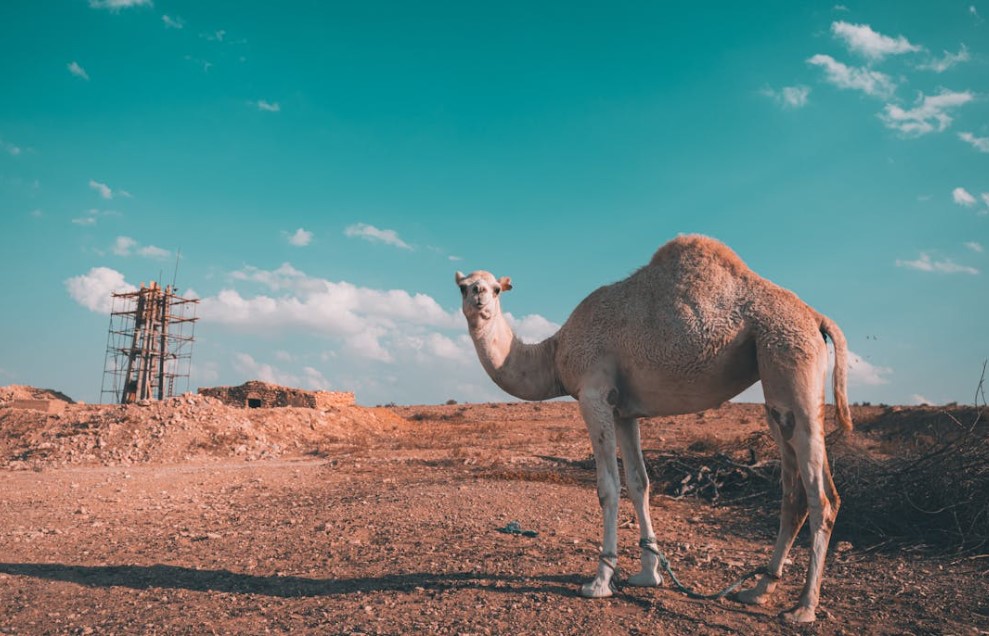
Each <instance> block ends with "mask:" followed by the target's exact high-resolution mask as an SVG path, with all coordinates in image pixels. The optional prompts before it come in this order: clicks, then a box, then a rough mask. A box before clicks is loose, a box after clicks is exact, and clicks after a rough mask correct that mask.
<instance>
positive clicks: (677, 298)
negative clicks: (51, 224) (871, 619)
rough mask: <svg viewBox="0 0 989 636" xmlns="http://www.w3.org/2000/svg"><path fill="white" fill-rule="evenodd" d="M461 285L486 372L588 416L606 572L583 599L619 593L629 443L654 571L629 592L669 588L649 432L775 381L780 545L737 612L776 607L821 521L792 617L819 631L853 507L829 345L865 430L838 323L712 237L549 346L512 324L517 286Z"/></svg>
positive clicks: (632, 484)
mask: <svg viewBox="0 0 989 636" xmlns="http://www.w3.org/2000/svg"><path fill="white" fill-rule="evenodd" d="M456 282H457V285H458V286H459V287H460V291H461V294H462V296H463V313H464V316H465V317H466V318H467V325H468V329H469V332H470V336H471V339H472V340H473V342H474V347H475V349H476V350H477V355H478V358H479V359H480V361H481V365H482V366H483V367H484V369H485V371H487V373H488V375H489V376H491V379H492V380H494V382H495V384H497V385H498V386H499V387H501V389H503V390H504V391H506V392H508V393H509V394H511V395H513V396H515V397H517V398H520V399H523V400H546V399H551V398H555V397H561V396H566V395H569V396H572V397H573V398H575V399H576V400H577V402H578V404H579V408H580V413H581V416H582V417H583V419H584V422H585V424H586V426H587V430H588V433H589V434H590V438H591V445H592V446H593V449H594V461H595V466H596V473H597V493H598V498H599V500H600V504H601V509H602V513H603V517H604V538H603V541H602V550H601V554H600V558H599V560H598V566H597V572H596V574H595V576H594V578H593V580H591V581H590V582H589V583H586V584H584V585H583V586H582V587H581V589H580V593H581V595H582V596H585V597H592V598H599V597H607V596H611V595H612V593H613V589H614V586H613V584H612V583H613V577H614V576H615V573H616V570H617V563H618V544H617V541H618V539H617V518H618V497H619V492H620V485H621V484H620V481H619V474H618V462H617V457H616V443H617V446H618V447H620V448H621V453H622V457H623V458H624V462H623V464H624V468H625V481H626V485H627V488H628V494H629V498H630V499H631V500H632V503H633V505H634V507H635V511H636V515H637V517H638V524H639V531H640V539H641V540H640V543H639V545H640V548H641V559H640V561H641V570H640V571H639V572H638V573H636V574H633V575H632V576H630V577H629V578H628V580H627V583H628V584H630V585H636V586H658V585H660V584H662V581H663V578H662V576H661V575H660V573H659V551H658V548H657V541H656V536H655V534H654V532H653V525H652V520H651V518H650V514H649V478H648V476H647V474H646V468H645V463H644V462H643V459H642V447H641V441H640V436H639V424H638V418H641V417H655V416H665V415H676V414H682V413H693V412H697V411H702V410H705V409H709V408H714V407H717V406H719V405H720V404H722V403H723V402H725V401H726V400H729V399H731V398H732V397H734V396H736V395H738V394H739V393H741V392H742V391H743V390H745V389H746V388H747V387H749V386H751V385H752V384H754V383H755V382H756V381H757V380H761V381H762V388H763V392H764V395H765V410H766V420H767V422H768V424H769V430H770V432H771V433H772V436H773V438H774V440H775V441H776V443H777V445H778V446H779V448H780V453H781V455H782V462H781V473H782V477H781V482H782V489H783V498H782V506H781V514H780V525H779V534H778V536H777V539H776V544H775V546H774V549H773V553H772V556H771V557H770V559H769V563H768V565H767V566H766V567H765V569H764V570H763V573H762V574H761V576H760V577H759V578H758V579H757V581H756V583H755V584H754V585H753V586H752V587H751V588H749V589H746V590H743V591H741V592H738V593H737V594H735V595H734V598H735V599H736V600H738V601H740V602H743V603H747V604H759V605H761V604H764V603H766V602H767V601H768V600H769V598H770V596H771V595H772V593H773V592H774V591H775V589H776V588H777V586H778V584H779V581H780V578H781V577H782V575H783V564H784V561H785V560H786V557H787V555H788V554H789V552H790V548H791V547H792V545H793V541H794V539H795V538H796V536H797V532H798V531H799V529H800V527H801V526H802V525H803V524H804V521H805V520H806V519H807V517H808V513H809V516H810V528H811V537H812V539H811V541H812V547H811V555H810V565H809V567H808V568H807V578H806V580H805V583H804V587H803V591H802V593H801V595H800V599H799V601H798V602H797V604H796V605H795V606H794V607H792V608H791V609H789V610H788V611H785V612H783V613H782V617H783V619H784V620H787V621H792V622H812V621H814V620H815V618H816V609H817V606H818V600H819V597H820V588H821V578H822V574H823V571H824V560H825V553H826V551H827V548H828V543H829V541H830V539H831V530H832V528H833V527H834V521H835V518H836V517H837V514H838V508H839V505H840V499H839V497H838V493H837V491H836V490H835V487H834V482H833V481H832V478H831V470H830V467H829V465H828V458H827V454H826V452H825V447H824V402H825V384H826V375H827V366H828V349H827V338H830V339H831V341H832V343H833V344H834V351H835V362H834V373H833V391H834V396H835V408H836V420H837V422H838V424H839V426H840V427H841V429H842V430H845V431H847V430H851V428H852V420H851V414H850V412H849V409H848V398H847V395H846V356H847V345H846V343H845V337H844V335H843V334H842V332H841V330H840V329H839V328H838V326H837V325H836V324H835V323H834V322H832V321H831V320H830V319H829V318H827V317H826V316H824V315H822V314H820V313H818V312H817V311H815V310H814V309H812V308H811V307H810V306H809V305H807V304H806V303H804V302H803V301H802V300H800V298H798V297H797V295H796V294H794V293H793V292H790V291H788V290H786V289H783V288H782V287H779V286H778V285H775V284H773V283H772V282H770V281H768V280H766V279H764V278H762V277H760V276H759V275H757V274H756V273H755V272H753V271H752V270H751V269H749V268H748V266H746V265H745V263H743V262H742V260H741V259H740V258H739V257H738V255H736V254H735V252H733V251H732V250H731V249H730V248H728V247H727V246H726V245H724V244H723V243H721V242H719V241H716V240H714V239H712V238H708V237H706V236H700V235H686V236H680V237H678V238H676V239H674V240H672V241H670V242H668V243H666V244H665V245H663V246H662V247H661V248H660V249H659V250H658V251H657V252H656V253H655V255H654V256H653V257H652V260H651V261H650V262H649V264H648V265H646V266H645V267H642V268H641V269H639V270H637V271H636V272H634V273H633V274H632V275H631V276H629V277H628V278H626V279H625V280H622V281H619V282H617V283H614V284H611V285H606V286H604V287H601V288H599V289H597V290H596V291H594V292H592V293H591V294H590V295H589V296H588V297H587V298H585V299H584V300H583V301H582V302H581V303H580V304H579V305H578V306H577V308H576V309H575V310H574V311H573V313H572V314H571V315H570V317H569V318H568V319H567V321H566V323H565V324H564V325H563V326H562V327H561V328H560V329H559V331H557V332H556V333H555V334H554V335H552V336H550V337H549V338H547V339H546V340H544V341H542V342H540V343H538V344H526V343H523V342H521V341H520V340H518V339H517V338H516V337H515V334H514V332H513V331H512V328H511V326H510V325H509V323H508V321H507V320H506V319H505V317H504V316H503V315H502V312H501V294H502V293H503V292H506V291H509V290H510V289H512V282H511V279H510V278H508V277H501V278H496V277H495V276H494V275H492V274H491V273H490V272H486V271H475V272H472V273H471V274H470V275H467V276H465V275H464V274H463V273H461V272H457V274H456Z"/></svg>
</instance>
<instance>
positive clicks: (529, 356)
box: [471, 313, 566, 400]
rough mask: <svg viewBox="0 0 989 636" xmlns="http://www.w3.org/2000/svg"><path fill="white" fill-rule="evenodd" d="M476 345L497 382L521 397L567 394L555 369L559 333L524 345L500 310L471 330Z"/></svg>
mask: <svg viewBox="0 0 989 636" xmlns="http://www.w3.org/2000/svg"><path fill="white" fill-rule="evenodd" d="M471 337H472V338H473V340H474V348H475V349H477V357H478V358H480V360H481V364H482V365H483V366H484V370H485V371H487V372H488V375H489V376H491V379H492V380H494V381H495V384H497V385H498V386H500V387H501V388H502V389H503V390H505V391H506V392H508V393H510V394H511V395H514V396H515V397H517V398H519V399H522V400H548V399H550V398H555V397H560V396H561V395H566V390H565V389H564V388H563V386H562V385H561V383H560V379H559V375H557V372H556V343H557V340H556V336H551V337H549V338H547V339H546V340H543V341H542V342H540V343H539V344H525V343H524V342H522V341H520V340H519V339H518V338H516V337H515V333H514V332H513V331H512V328H511V327H510V326H509V324H508V322H507V321H506V320H505V318H504V317H503V316H502V315H501V314H500V313H499V314H498V315H496V316H495V317H493V318H491V320H489V321H488V322H487V323H486V324H485V325H483V326H478V327H477V328H476V329H475V328H472V329H471Z"/></svg>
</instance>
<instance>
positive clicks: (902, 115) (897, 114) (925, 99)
mask: <svg viewBox="0 0 989 636" xmlns="http://www.w3.org/2000/svg"><path fill="white" fill-rule="evenodd" d="M974 97H975V96H974V95H972V93H970V92H969V91H963V92H955V91H941V92H940V93H938V94H937V95H924V94H923V93H921V94H920V96H919V97H918V98H917V105H916V106H915V107H914V108H911V109H909V110H905V109H903V108H900V107H899V106H897V105H895V104H886V108H885V109H884V111H883V112H882V113H880V115H879V118H880V119H881V120H882V121H883V123H884V124H886V127H887V128H892V129H893V130H898V131H900V132H901V133H903V134H904V135H907V136H912V137H919V136H920V135H926V134H928V133H932V132H941V131H943V130H945V129H946V128H947V127H948V126H950V125H951V116H950V115H948V110H949V109H951V108H957V107H958V106H962V105H964V104H967V103H968V102H970V101H972V99H974Z"/></svg>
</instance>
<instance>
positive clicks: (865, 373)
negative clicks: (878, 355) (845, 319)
mask: <svg viewBox="0 0 989 636" xmlns="http://www.w3.org/2000/svg"><path fill="white" fill-rule="evenodd" d="M831 355H832V356H833V355H834V354H831ZM892 373H893V369H891V368H889V367H880V366H876V365H874V364H870V363H869V362H867V361H866V360H865V359H864V358H862V356H860V355H858V354H857V353H855V352H854V351H851V350H849V351H848V383H849V384H850V385H852V386H862V385H865V386H879V385H881V384H889V378H887V377H886V376H888V375H891V374H892Z"/></svg>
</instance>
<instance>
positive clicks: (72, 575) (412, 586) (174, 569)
mask: <svg viewBox="0 0 989 636" xmlns="http://www.w3.org/2000/svg"><path fill="white" fill-rule="evenodd" d="M0 574H7V575H14V576H30V577H34V578H39V579H46V580H50V581H62V582H68V583H75V584H78V585H84V586H86V587H93V588H109V587H126V588H131V589H136V590H144V589H150V588H166V589H181V590H191V591H194V592H225V593H231V594H259V595H263V596H271V597H277V598H286V599H293V598H311V597H333V596H340V595H347V594H357V593H362V594H367V593H371V592H413V591H415V590H416V589H417V588H422V589H424V590H427V591H448V590H470V589H476V590H484V591H492V592H502V593H507V594H524V593H540V592H541V593H544V594H555V595H557V596H560V597H571V598H579V597H580V595H579V594H578V592H577V590H578V589H579V584H580V583H581V582H582V581H583V580H584V579H582V578H581V577H580V576H579V575H576V574H571V575H543V576H535V577H521V576H505V575H500V574H486V573H470V572H452V573H446V574H437V573H430V572H414V573H406V574H388V575H385V576H378V577H360V578H350V579H313V578H305V577H300V576H258V575H254V574H242V573H237V572H231V571H230V570H197V569H195V568H188V567H182V566H177V565H162V564H156V565H67V564H62V563H0ZM614 598H615V600H624V601H625V602H627V603H630V604H632V605H635V606H637V607H639V609H641V610H643V611H648V612H653V611H658V612H661V613H663V614H666V615H669V616H675V617H679V618H680V619H683V620H686V621H688V622H693V623H696V624H698V625H703V626H706V627H708V628H718V629H724V630H727V631H731V630H730V629H729V628H728V627H726V626H724V625H719V624H716V623H710V622H708V621H706V620H705V619H703V618H696V617H692V616H689V615H687V614H684V613H680V612H677V611H675V610H672V609H671V608H669V607H666V604H665V603H662V602H660V601H658V599H655V598H648V597H642V596H635V595H631V594H628V593H622V594H619V595H616V596H615V597H614ZM687 602H688V603H690V604H697V605H702V604H704V601H687ZM720 607H721V609H722V610H723V611H730V612H733V613H737V614H745V615H749V616H753V617H756V616H759V614H758V613H757V612H753V611H752V610H750V609H748V608H742V607H738V608H731V607H728V606H723V605H722V606H720Z"/></svg>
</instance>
